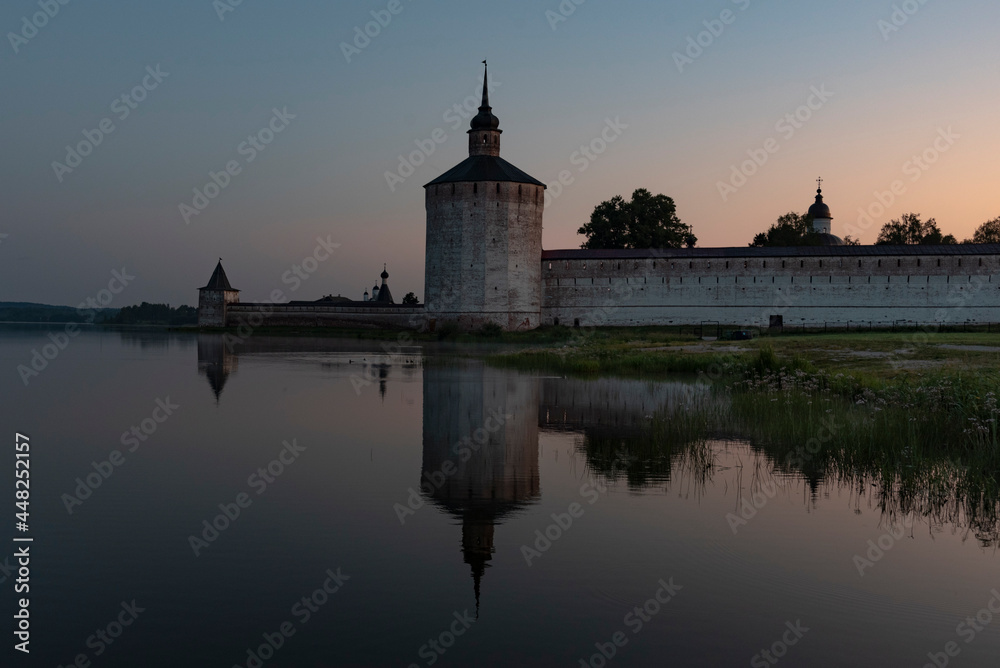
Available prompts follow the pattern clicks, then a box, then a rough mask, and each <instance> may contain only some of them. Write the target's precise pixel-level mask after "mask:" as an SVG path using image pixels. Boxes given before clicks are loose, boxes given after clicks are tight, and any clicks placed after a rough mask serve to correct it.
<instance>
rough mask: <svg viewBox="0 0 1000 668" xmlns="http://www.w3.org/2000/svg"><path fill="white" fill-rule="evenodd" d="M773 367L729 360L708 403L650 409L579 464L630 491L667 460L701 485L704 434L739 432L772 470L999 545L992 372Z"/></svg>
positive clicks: (760, 360)
mask: <svg viewBox="0 0 1000 668" xmlns="http://www.w3.org/2000/svg"><path fill="white" fill-rule="evenodd" d="M779 364H780V361H779V360H778V358H777V357H776V356H774V355H773V353H771V352H770V351H769V349H765V350H764V351H762V352H761V353H759V354H758V355H755V356H751V357H750V358H749V359H743V360H740V361H739V363H738V364H735V365H733V366H730V367H729V368H730V369H731V370H733V371H735V370H737V369H739V371H741V374H740V376H739V377H741V379H740V380H736V381H730V383H729V384H723V383H717V384H716V385H715V386H714V396H715V400H714V401H701V402H697V403H695V404H692V405H690V406H687V407H681V408H679V409H677V410H675V411H674V412H673V413H672V414H670V415H663V414H660V415H657V416H656V417H655V419H653V420H651V421H650V423H649V424H648V425H647V427H646V428H645V429H642V430H641V433H640V434H638V435H637V436H635V437H632V438H620V437H608V436H602V437H591V438H588V439H587V441H586V445H585V448H586V454H587V458H588V462H589V463H590V465H591V466H593V468H594V469H595V470H597V471H598V472H601V473H603V474H605V475H607V476H609V477H611V478H615V479H619V478H622V477H624V478H625V479H626V480H627V481H628V484H629V485H630V486H632V487H643V486H646V485H649V484H655V483H658V482H662V481H666V480H669V479H670V476H671V472H672V469H671V467H673V474H674V475H678V474H680V475H682V476H684V477H685V479H687V478H688V476H692V477H691V478H690V479H691V480H692V481H694V482H695V483H696V484H697V483H699V482H701V483H704V482H705V481H706V480H707V479H708V477H709V476H710V475H711V467H712V448H711V447H710V446H709V445H708V440H709V439H718V438H738V439H745V440H748V441H749V442H750V443H752V444H753V446H754V447H755V448H756V449H758V450H760V451H762V452H763V453H764V454H766V455H767V456H768V457H769V458H771V459H772V460H773V462H774V465H775V468H777V469H779V470H781V471H785V472H797V473H801V474H803V475H805V476H806V477H808V478H811V479H817V478H820V477H825V478H828V479H830V480H832V481H834V482H836V483H837V484H842V485H850V486H851V487H853V488H854V489H856V490H858V491H859V492H866V493H867V491H869V488H870V487H872V486H874V487H875V496H876V498H877V499H878V502H879V506H880V507H881V508H882V510H883V512H885V513H886V514H887V515H888V516H889V517H890V518H895V517H897V516H901V515H909V514H911V513H916V514H918V515H920V516H923V517H926V518H927V520H928V521H930V522H931V523H935V524H942V523H950V524H953V525H955V526H958V527H963V528H969V529H971V530H972V531H973V532H974V533H975V535H976V537H977V538H978V539H979V540H980V541H981V542H982V543H983V544H997V543H998V538H1000V530H998V529H1000V527H998V520H1000V434H998V429H997V419H998V417H1000V408H998V405H997V398H996V395H995V393H994V392H995V391H996V389H997V387H998V385H1000V376H998V375H997V374H995V373H987V374H976V375H972V374H968V373H964V374H963V373H955V372H951V373H948V372H939V373H938V374H936V375H931V376H924V377H922V378H921V379H920V381H919V382H913V381H912V379H911V380H906V379H903V380H895V381H887V380H884V379H880V378H877V377H873V376H864V377H852V376H844V375H843V374H837V375H834V376H831V375H829V374H826V373H823V372H807V371H805V370H802V369H801V368H800V369H799V370H797V371H789V370H787V369H782V368H780V367H779ZM797 366H800V367H801V366H805V365H797ZM776 367H778V368H776ZM622 453H624V454H625V455H626V457H625V458H624V460H623V459H622ZM612 465H615V466H612Z"/></svg>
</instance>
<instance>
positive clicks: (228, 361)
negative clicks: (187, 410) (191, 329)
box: [198, 334, 239, 401]
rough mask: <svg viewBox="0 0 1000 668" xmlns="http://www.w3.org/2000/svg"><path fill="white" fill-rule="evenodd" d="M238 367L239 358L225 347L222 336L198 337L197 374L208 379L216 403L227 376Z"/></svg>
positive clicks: (207, 335)
mask: <svg viewBox="0 0 1000 668" xmlns="http://www.w3.org/2000/svg"><path fill="white" fill-rule="evenodd" d="M238 367H239V357H237V356H236V354H235V353H234V352H231V351H230V350H229V348H227V347H226V343H225V340H224V339H223V335H222V334H199V335H198V373H200V374H203V375H204V376H205V377H206V378H208V384H209V385H211V386H212V392H213V393H215V399H216V401H218V399H219V396H220V395H221V394H222V388H223V387H225V385H226V380H227V379H228V378H229V374H231V373H234V372H235V371H236V369H237V368H238Z"/></svg>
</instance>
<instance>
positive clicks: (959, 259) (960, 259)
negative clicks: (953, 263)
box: [958, 258, 962, 267]
mask: <svg viewBox="0 0 1000 668" xmlns="http://www.w3.org/2000/svg"><path fill="white" fill-rule="evenodd" d="M958 266H959V267H961V266H962V258H958Z"/></svg>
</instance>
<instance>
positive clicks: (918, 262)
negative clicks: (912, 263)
mask: <svg viewBox="0 0 1000 668" xmlns="http://www.w3.org/2000/svg"><path fill="white" fill-rule="evenodd" d="M917 266H918V267H919V266H920V258H919V257H918V258H917Z"/></svg>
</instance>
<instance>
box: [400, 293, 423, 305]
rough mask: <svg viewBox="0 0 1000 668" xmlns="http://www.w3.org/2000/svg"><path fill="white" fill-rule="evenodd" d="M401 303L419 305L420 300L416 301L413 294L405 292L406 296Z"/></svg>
mask: <svg viewBox="0 0 1000 668" xmlns="http://www.w3.org/2000/svg"><path fill="white" fill-rule="evenodd" d="M403 303H404V304H419V303H420V300H419V299H417V296H416V295H415V294H413V293H412V292H407V293H406V296H405V297H403Z"/></svg>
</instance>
